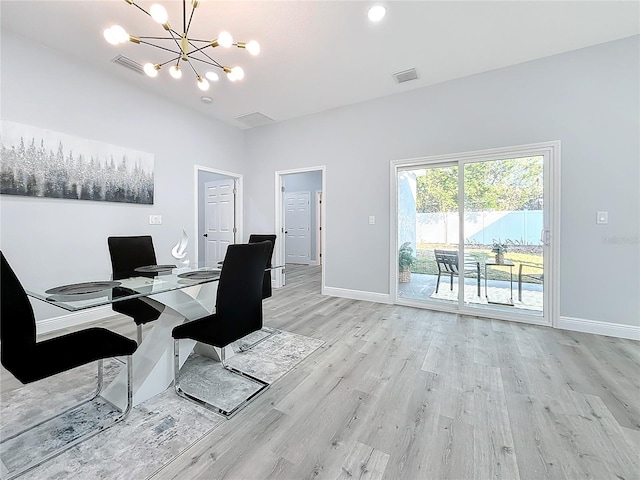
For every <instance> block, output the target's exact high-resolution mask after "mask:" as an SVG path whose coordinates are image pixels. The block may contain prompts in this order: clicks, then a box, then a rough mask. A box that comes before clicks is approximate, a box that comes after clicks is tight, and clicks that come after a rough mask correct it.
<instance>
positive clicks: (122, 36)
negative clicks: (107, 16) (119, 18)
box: [103, 25, 129, 45]
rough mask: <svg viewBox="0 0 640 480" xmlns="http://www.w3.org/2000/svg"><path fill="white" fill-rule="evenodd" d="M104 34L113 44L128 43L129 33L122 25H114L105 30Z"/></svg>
mask: <svg viewBox="0 0 640 480" xmlns="http://www.w3.org/2000/svg"><path fill="white" fill-rule="evenodd" d="M103 35H104V39H105V40H106V41H107V42H109V43H110V44H111V45H118V44H120V43H126V42H127V40H129V34H128V33H127V32H126V31H125V29H124V28H122V27H121V26H120V25H112V26H111V27H109V28H107V29H106V30H105V31H104V32H103Z"/></svg>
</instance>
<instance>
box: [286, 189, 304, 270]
mask: <svg viewBox="0 0 640 480" xmlns="http://www.w3.org/2000/svg"><path fill="white" fill-rule="evenodd" d="M310 197H311V192H290V193H289V192H287V193H285V196H284V201H285V216H284V225H285V253H286V255H285V256H286V263H302V264H306V265H308V264H309V261H310V259H311V237H310V234H311V232H310V229H311V210H310Z"/></svg>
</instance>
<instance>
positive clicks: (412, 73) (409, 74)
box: [393, 68, 418, 83]
mask: <svg viewBox="0 0 640 480" xmlns="http://www.w3.org/2000/svg"><path fill="white" fill-rule="evenodd" d="M393 78H394V79H395V81H396V82H397V83H404V82H409V81H411V80H417V79H418V72H416V69H415V68H410V69H409V70H404V71H402V72H396V73H394V74H393Z"/></svg>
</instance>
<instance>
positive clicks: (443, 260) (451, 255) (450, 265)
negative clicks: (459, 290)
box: [433, 249, 480, 296]
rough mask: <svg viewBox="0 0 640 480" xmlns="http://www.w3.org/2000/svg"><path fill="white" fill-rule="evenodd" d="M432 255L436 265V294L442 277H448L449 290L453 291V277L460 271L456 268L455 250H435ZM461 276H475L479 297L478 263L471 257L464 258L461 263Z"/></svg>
mask: <svg viewBox="0 0 640 480" xmlns="http://www.w3.org/2000/svg"><path fill="white" fill-rule="evenodd" d="M433 254H434V255H435V257H436V264H437V265H438V281H437V282H436V293H438V288H439V287H440V277H441V276H442V275H449V279H450V283H451V290H453V277H458V276H459V273H460V270H459V266H458V251H457V250H438V249H435V250H434V251H433ZM462 273H463V276H466V275H467V274H475V275H476V279H477V281H478V282H477V283H478V296H480V262H478V261H477V260H474V259H473V258H472V257H468V256H465V258H464V262H463V272H462Z"/></svg>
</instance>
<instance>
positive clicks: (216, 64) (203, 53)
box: [188, 41, 223, 68]
mask: <svg viewBox="0 0 640 480" xmlns="http://www.w3.org/2000/svg"><path fill="white" fill-rule="evenodd" d="M189 43H190V44H191V41H190V42H189ZM191 46H192V47H195V45H193V44H191ZM196 52H198V53H201V54H202V55H204V56H205V57H207V58H208V59H209V60H211V62H207V61H206V60H202V59H200V58H198V57H191V55H193V54H194V53H196ZM188 57H189V58H193V59H194V60H199V61H200V62H204V63H206V64H208V65H214V66H216V67H218V68H223V66H222V64H220V63H218V62H217V61H216V60H214V58H213V57H211V56H210V55H209V54H207V53H206V52H205V51H203V50H202V49H199V50H194V51H193V52H189V55H188Z"/></svg>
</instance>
